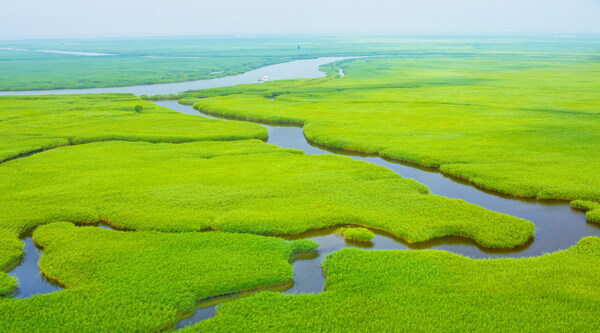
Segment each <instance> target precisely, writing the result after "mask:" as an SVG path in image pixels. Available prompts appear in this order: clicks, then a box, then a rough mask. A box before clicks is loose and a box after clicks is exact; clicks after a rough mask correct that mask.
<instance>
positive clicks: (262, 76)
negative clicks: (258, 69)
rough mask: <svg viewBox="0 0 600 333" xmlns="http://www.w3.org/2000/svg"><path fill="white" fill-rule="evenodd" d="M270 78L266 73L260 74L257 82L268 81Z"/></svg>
mask: <svg viewBox="0 0 600 333" xmlns="http://www.w3.org/2000/svg"><path fill="white" fill-rule="evenodd" d="M269 80H271V78H270V77H269V76H268V75H261V76H260V78H259V79H258V82H265V81H269Z"/></svg>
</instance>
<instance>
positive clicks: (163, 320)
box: [0, 223, 317, 332]
mask: <svg viewBox="0 0 600 333" xmlns="http://www.w3.org/2000/svg"><path fill="white" fill-rule="evenodd" d="M34 241H35V242H36V243H37V244H39V245H41V246H43V247H44V255H43V257H42V260H41V261H40V267H41V270H42V271H43V272H44V274H45V275H46V276H48V277H50V278H51V279H53V280H57V281H59V282H60V283H61V284H63V285H65V286H67V288H66V289H65V290H63V291H59V292H54V293H50V294H46V295H40V296H34V297H32V298H28V299H2V298H0V331H2V332H66V331H68V332H99V331H102V332H151V331H157V330H159V329H161V328H165V327H167V326H168V325H172V324H174V322H175V321H177V320H178V319H179V318H180V317H181V316H182V315H183V314H184V313H185V312H189V311H190V310H192V309H193V308H194V307H195V305H196V303H197V302H198V301H199V300H201V299H205V298H207V297H210V296H214V295H220V294H226V293H231V292H236V291H239V290H244V289H253V288H259V287H268V286H273V285H281V284H285V283H290V282H291V280H292V278H293V270H292V267H291V265H290V264H289V262H288V261H289V260H291V259H292V256H293V255H294V254H297V253H301V252H306V251H311V250H312V249H314V248H315V247H316V245H317V244H316V243H314V242H311V241H308V240H300V241H295V242H287V241H284V240H282V239H279V238H275V237H261V236H255V235H247V234H246V235H243V234H227V233H222V232H206V233H180V234H170V233H158V232H123V231H112V230H104V229H100V228H96V227H75V226H73V225H72V224H70V223H55V224H50V225H46V226H43V227H40V228H39V229H38V230H36V231H35V233H34Z"/></svg>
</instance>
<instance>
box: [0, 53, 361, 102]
mask: <svg viewBox="0 0 600 333" xmlns="http://www.w3.org/2000/svg"><path fill="white" fill-rule="evenodd" d="M350 58H352V57H321V58H316V59H307V60H294V61H289V62H284V63H280V64H275V65H270V66H265V67H261V68H257V69H254V70H251V71H248V72H245V73H243V74H238V75H230V76H224V77H218V78H214V79H204V80H197V81H187V82H174V83H160V84H147V85H138V86H128V87H113V88H89V89H58V90H27V91H0V96H10V95H21V96H22V95H57V94H106V93H131V94H135V95H148V96H152V95H169V94H179V93H182V92H184V91H188V90H197V89H208V88H219V87H227V86H234V85H237V84H249V83H258V79H259V78H260V77H261V76H268V77H269V79H270V80H288V79H297V78H318V77H324V76H325V73H323V72H321V71H320V70H319V66H321V65H323V64H328V63H330V62H334V61H338V60H344V59H350ZM217 74H218V73H217Z"/></svg>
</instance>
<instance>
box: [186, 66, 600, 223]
mask: <svg viewBox="0 0 600 333" xmlns="http://www.w3.org/2000/svg"><path fill="white" fill-rule="evenodd" d="M458 59H460V61H458V60H457V57H424V58H423V57H399V58H393V57H385V58H368V59H355V60H347V61H344V62H342V64H341V66H343V67H344V71H345V73H346V76H345V77H343V78H336V77H335V76H331V77H330V78H328V79H316V80H303V81H302V80H300V81H282V82H270V83H267V84H263V85H259V86H236V87H231V88H220V89H212V90H205V91H199V92H193V93H184V94H182V97H185V101H186V102H188V103H189V102H191V101H194V102H195V104H194V107H195V108H197V109H199V110H201V111H202V112H205V113H208V114H213V115H221V116H226V117H232V118H236V119H248V120H254V121H265V122H270V123H280V124H295V125H299V126H303V128H304V133H305V135H306V137H307V139H308V140H309V141H311V142H314V143H316V144H319V145H323V146H326V147H331V148H337V149H343V150H349V151H356V152H363V153H375V154H379V155H381V156H383V157H387V158H391V159H396V160H400V161H407V162H411V163H415V164H418V165H424V166H430V167H436V168H439V169H440V170H441V171H442V172H444V173H447V174H450V175H453V176H456V177H459V178H462V179H466V180H468V181H469V182H472V183H474V184H476V185H477V186H481V187H484V188H487V189H491V190H494V191H498V192H502V193H506V194H510V195H515V196H522V197H536V198H542V199H571V200H572V199H587V200H592V201H598V200H600V185H599V184H600V179H599V178H598V177H599V176H600V174H599V173H598V170H600V160H599V159H597V158H596V152H597V151H598V150H599V149H600V121H598V120H599V119H600V113H599V112H598V109H597V108H598V103H597V101H598V99H599V98H600V95H599V93H598V92H599V91H600V81H599V80H598V79H597V78H598V77H599V76H598V73H600V65H599V64H598V62H597V61H592V60H589V59H586V58H584V59H577V58H575V59H570V58H568V59H565V58H560V57H559V58H557V59H555V58H543V59H540V58H535V57H529V58H527V57H522V56H494V57H488V56H480V57H477V58H471V57H464V58H460V57H458ZM558 92H560V93H558ZM272 96H276V97H275V99H274V100H270V98H271V97H272ZM193 98H197V99H195V100H194V99H193ZM574 170H576V171H574ZM590 215H592V216H594V215H593V213H592V214H590Z"/></svg>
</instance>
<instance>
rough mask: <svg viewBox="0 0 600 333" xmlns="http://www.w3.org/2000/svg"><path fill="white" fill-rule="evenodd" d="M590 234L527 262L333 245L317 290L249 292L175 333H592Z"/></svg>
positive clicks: (594, 300) (593, 240)
mask: <svg viewBox="0 0 600 333" xmlns="http://www.w3.org/2000/svg"><path fill="white" fill-rule="evenodd" d="M598 260H600V239H599V238H597V237H587V238H584V239H582V240H581V241H580V242H579V244H577V245H576V246H574V247H572V248H570V249H567V250H563V251H559V252H555V253H552V254H546V255H544V256H541V257H536V258H528V259H480V260H474V259H468V258H465V257H462V256H459V255H455V254H452V253H448V252H445V251H437V250H426V251H397V250H396V251H364V250H358V249H343V250H340V251H338V252H335V253H332V254H330V255H329V256H328V257H327V259H326V260H325V261H324V264H323V270H324V271H325V274H326V275H327V282H326V285H325V287H326V290H325V291H324V292H323V293H321V294H318V295H310V294H307V295H297V296H295V295H282V294H276V293H272V292H265V293H260V294H256V295H253V296H250V297H247V298H244V299H240V300H235V301H231V302H228V303H224V304H221V305H220V306H219V307H218V308H217V316H216V317H215V318H213V319H209V320H206V321H204V322H201V323H198V324H197V325H195V326H193V327H190V328H187V329H185V330H184V331H183V332H249V331H252V332H260V331H270V332H315V331H319V332H325V331H343V332H404V331H411V332H413V331H414V332H465V331H468V332H595V331H598V330H599V329H600V323H598V320H597V318H598V314H600V310H599V308H598V299H599V298H600V285H599V284H598V274H600V268H599V267H598V264H597V263H598Z"/></svg>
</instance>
